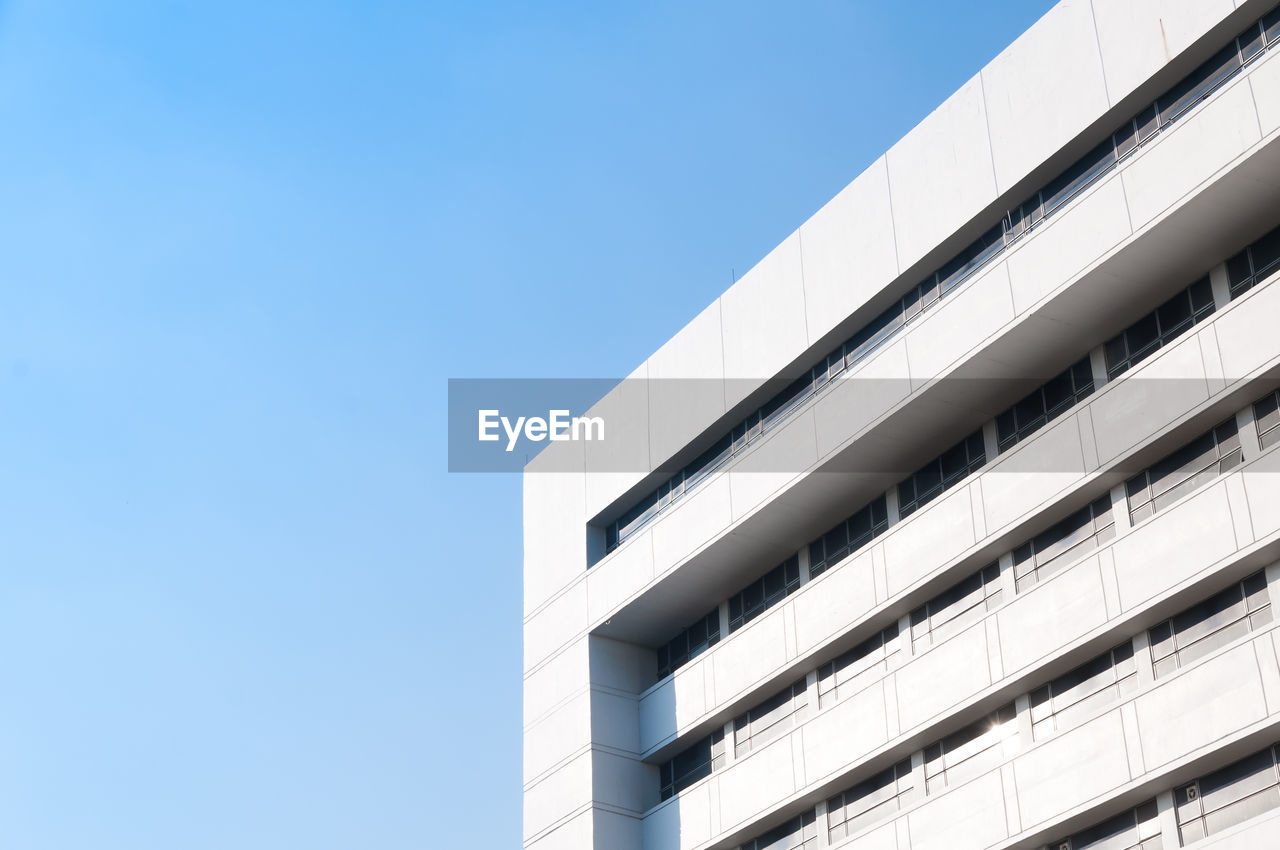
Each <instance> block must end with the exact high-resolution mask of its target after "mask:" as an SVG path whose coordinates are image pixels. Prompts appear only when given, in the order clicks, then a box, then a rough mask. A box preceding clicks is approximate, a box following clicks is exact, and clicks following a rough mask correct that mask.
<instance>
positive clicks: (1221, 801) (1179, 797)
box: [1173, 746, 1280, 844]
mask: <svg viewBox="0 0 1280 850" xmlns="http://www.w3.org/2000/svg"><path fill="white" fill-rule="evenodd" d="M1173 802H1174V807H1175V809H1176V811H1177V817H1178V832H1179V834H1180V835H1181V836H1182V843H1183V844H1187V843H1189V842H1192V841H1198V840H1199V839H1201V838H1204V837H1205V836H1207V835H1214V834H1216V833H1219V832H1222V831H1223V830H1224V829H1227V828H1228V827H1231V826H1235V825H1236V824H1238V823H1243V822H1244V821H1247V820H1249V819H1250V818H1252V817H1256V816H1258V815H1260V814H1262V813H1264V812H1268V811H1271V810H1272V809H1274V808H1276V807H1277V806H1280V774H1277V771H1276V748H1275V747H1274V746H1273V747H1268V748H1267V749H1265V750H1263V751H1262V752H1260V753H1254V754H1253V755H1251V756H1249V757H1248V758H1243V759H1241V760H1240V761H1238V762H1236V763H1235V764H1231V765H1227V766H1226V767H1224V768H1222V769H1221V770H1216V771H1214V772H1213V773H1210V774H1209V775H1208V776H1203V777H1201V778H1200V779H1198V780H1196V781H1195V782H1192V783H1191V784H1190V785H1185V786H1183V787H1182V788H1179V789H1178V790H1177V791H1175V792H1174V797H1173Z"/></svg>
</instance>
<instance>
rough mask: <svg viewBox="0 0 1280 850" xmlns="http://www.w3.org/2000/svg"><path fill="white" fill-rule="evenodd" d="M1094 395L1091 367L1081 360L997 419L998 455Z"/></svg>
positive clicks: (1085, 360)
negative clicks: (1090, 395)
mask: <svg viewBox="0 0 1280 850" xmlns="http://www.w3.org/2000/svg"><path fill="white" fill-rule="evenodd" d="M1092 392H1093V367H1091V366H1090V365H1089V358H1088V357H1084V358H1083V359H1081V360H1080V361H1079V362H1077V363H1073V364H1072V365H1071V366H1069V367H1067V369H1066V370H1065V371H1064V372H1063V373H1062V374H1061V375H1058V376H1057V377H1055V378H1053V379H1052V380H1050V381H1049V382H1048V383H1047V384H1045V385H1044V386H1043V387H1040V388H1038V389H1036V390H1035V391H1034V392H1032V393H1031V394H1030V395H1028V396H1027V397H1026V398H1024V399H1023V400H1022V401H1020V402H1018V403H1017V404H1015V405H1014V406H1013V407H1011V408H1009V409H1008V410H1006V411H1005V412H1004V413H1001V414H1000V415H999V416H997V417H996V439H997V444H998V446H999V451H1001V452H1007V451H1008V450H1009V449H1011V448H1013V447H1014V446H1015V445H1017V444H1018V442H1019V441H1020V440H1024V439H1026V438H1027V437H1029V436H1031V435H1032V434H1034V433H1035V432H1036V431H1038V430H1040V429H1041V428H1043V427H1044V426H1045V425H1046V424H1047V423H1049V422H1052V421H1053V420H1054V419H1055V418H1056V417H1057V416H1059V415H1060V414H1062V413H1064V412H1065V411H1068V410H1070V409H1071V408H1072V407H1074V406H1075V405H1077V404H1079V403H1080V401H1081V400H1083V399H1085V398H1087V397H1088V396H1089V394H1090V393H1092Z"/></svg>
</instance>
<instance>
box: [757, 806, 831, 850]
mask: <svg viewBox="0 0 1280 850" xmlns="http://www.w3.org/2000/svg"><path fill="white" fill-rule="evenodd" d="M817 846H818V818H817V815H816V814H815V813H814V812H811V811H810V812H805V813H804V814H802V815H796V816H795V817H793V818H792V819H791V820H789V821H787V822H786V823H784V824H783V825H782V826H780V827H777V828H776V829H771V830H769V831H768V832H766V833H765V834H764V835H760V836H757V837H756V838H753V839H751V840H750V841H748V842H746V843H745V844H743V845H742V846H741V847H740V848H739V850H813V848H816V847H817Z"/></svg>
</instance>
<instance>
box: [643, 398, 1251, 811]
mask: <svg viewBox="0 0 1280 850" xmlns="http://www.w3.org/2000/svg"><path fill="white" fill-rule="evenodd" d="M1273 395H1274V394H1273ZM1268 397H1270V396H1268ZM1110 513H1111V508H1110V501H1109V497H1103V498H1102V499H1099V500H1097V501H1095V502H1094V503H1092V504H1091V505H1089V506H1087V507H1086V508H1085V509H1084V510H1083V511H1081V512H1078V513H1077V514H1076V515H1075V517H1079V516H1082V515H1083V516H1088V517H1090V518H1091V519H1090V524H1087V525H1086V526H1085V527H1086V528H1092V527H1094V524H1096V523H1099V522H1103V521H1104V519H1103V516H1104V514H1105V515H1109V514H1110ZM1070 521H1073V522H1074V521H1075V520H1074V519H1071V520H1070ZM1061 525H1062V524H1059V526H1055V528H1054V529H1050V532H1046V533H1042V534H1041V535H1039V536H1037V537H1036V538H1033V540H1032V541H1030V542H1029V543H1026V544H1022V545H1020V546H1017V547H1015V548H1014V550H1013V551H1014V552H1015V553H1018V552H1022V551H1027V550H1028V547H1031V548H1032V549H1034V546H1033V544H1034V543H1035V541H1036V540H1040V539H1041V538H1043V537H1045V535H1046V534H1048V535H1049V536H1050V537H1051V538H1058V539H1061V538H1060V536H1059V533H1058V531H1057V529H1058V528H1060V527H1061ZM1113 526H1114V522H1112V521H1106V527H1108V528H1113ZM1089 541H1091V542H1092V545H1090V546H1088V548H1087V549H1086V548H1085V547H1084V543H1083V542H1081V541H1079V540H1077V541H1076V542H1075V543H1073V544H1072V545H1070V546H1069V547H1067V548H1066V549H1064V550H1063V551H1062V552H1061V553H1059V555H1057V556H1054V560H1055V561H1056V562H1057V564H1058V566H1057V567H1055V569H1057V568H1060V567H1061V566H1063V565H1065V563H1066V560H1067V559H1066V558H1065V557H1061V555H1065V554H1067V553H1071V554H1073V555H1075V556H1077V557H1080V556H1083V555H1084V554H1087V552H1088V551H1092V550H1093V549H1096V548H1097V547H1098V546H1100V545H1101V543H1100V538H1099V535H1098V534H1096V533H1094V534H1092V535H1090V536H1088V537H1085V538H1084V542H1089ZM1041 551H1048V552H1053V551H1055V550H1054V549H1052V548H1047V549H1042V550H1041ZM1017 557H1018V556H1017V555H1016V554H1015V561H1016V559H1017ZM1016 569H1017V566H1016V564H1015V570H1016ZM1026 575H1034V573H1031V574H1026ZM1024 577H1025V575H1024ZM1021 590H1022V587H1019V591H1021ZM1001 598H1002V585H1001V582H1000V568H999V566H998V565H997V564H990V565H988V566H986V567H984V568H982V569H981V570H979V571H977V572H975V573H974V574H972V575H971V576H969V577H967V578H965V579H963V580H961V581H959V582H957V583H956V584H955V585H953V586H952V587H950V588H948V589H947V590H945V591H943V592H941V593H939V594H938V595H936V596H935V597H933V598H932V599H930V600H929V601H927V602H925V603H924V604H922V605H920V606H919V607H917V608H916V609H915V610H914V611H912V612H911V614H910V616H909V621H910V639H911V644H912V648H913V651H914V652H920V651H923V650H924V649H927V648H928V647H929V646H931V645H933V644H934V643H936V642H939V641H941V640H943V639H945V638H946V637H947V636H949V635H951V634H955V633H957V632H959V631H960V630H961V629H963V628H965V627H967V626H969V625H971V624H972V623H975V622H977V621H978V620H980V619H982V618H983V617H984V616H985V615H986V613H987V612H989V611H990V610H992V609H993V608H995V607H996V606H998V605H999V604H1000V601H1001ZM1271 619H1272V614H1271V603H1270V596H1269V594H1268V593H1267V583H1266V578H1265V576H1264V574H1263V573H1261V572H1259V573H1255V574H1254V575H1252V576H1249V577H1248V578H1246V579H1244V580H1243V581H1241V582H1239V583H1237V584H1235V585H1232V586H1231V587H1228V588H1227V589H1226V590H1223V591H1222V592H1220V593H1218V594H1216V595H1214V596H1213V597H1211V598H1210V599H1207V600H1204V601H1203V602H1200V603H1198V604H1197V605H1195V606H1192V607H1191V608H1188V609H1187V610H1185V611H1183V612H1181V613H1179V614H1177V615H1175V616H1173V617H1171V618H1170V619H1168V620H1166V621H1164V622H1162V623H1159V624H1157V625H1156V626H1154V627H1152V628H1151V629H1150V630H1149V632H1148V644H1149V646H1150V653H1151V661H1152V666H1153V669H1154V671H1155V675H1156V677H1157V678H1159V677H1160V676H1163V675H1168V674H1169V673H1170V672H1172V671H1173V670H1176V669H1178V668H1179V667H1183V666H1186V665H1187V664H1190V663H1192V662H1194V661H1195V660H1197V659H1199V658H1202V657H1204V656H1205V655H1208V654H1209V653H1211V652H1213V651H1215V650H1216V649H1218V648H1220V647H1222V646H1224V645H1226V644H1227V643H1230V642H1232V641H1234V640H1236V639H1237V638H1239V637H1241V636H1243V635H1245V634H1248V633H1251V632H1253V631H1256V630H1257V629H1260V628H1262V627H1263V626H1265V625H1266V624H1268V623H1270V622H1271ZM900 649H901V640H900V635H899V629H898V624H897V623H896V622H895V623H893V624H891V625H890V626H888V627H887V628H885V629H883V630H881V631H879V632H877V633H876V634H874V635H872V636H871V637H870V638H868V639H867V640H865V641H863V642H862V643H861V644H859V645H858V646H856V647H854V648H853V649H851V650H849V651H847V652H845V653H843V654H842V655H840V656H839V657H838V658H836V659H834V660H832V661H829V662H827V663H826V664H823V665H822V666H820V667H819V668H818V671H817V678H818V682H817V684H818V687H817V692H818V706H819V707H820V708H826V707H827V706H829V705H831V704H834V703H835V702H837V701H839V700H841V699H843V698H845V697H846V696H848V695H849V694H852V693H854V692H856V691H858V690H861V689H862V687H864V686H865V685H867V684H869V683H870V682H871V681H872V680H873V679H874V678H877V677H878V676H880V675H881V674H883V673H884V672H885V671H886V670H887V669H888V667H889V664H890V660H891V659H892V658H893V657H894V656H895V655H896V654H897V653H898V652H899V650H900ZM1136 687H1137V679H1136V667H1135V663H1134V660H1133V647H1132V643H1131V642H1130V641H1126V642H1125V643H1123V644H1121V645H1119V646H1117V647H1115V648H1113V649H1111V650H1109V651H1108V652H1105V653H1103V654H1102V655H1100V656H1098V657H1097V658H1094V659H1092V660H1090V661H1088V662H1086V663H1085V664H1082V665H1081V666H1079V667H1077V668H1075V669H1074V670H1071V671H1069V672H1067V673H1065V674H1063V675H1062V676H1059V677H1058V678H1057V679H1054V680H1053V681H1051V682H1049V683H1047V684H1045V685H1043V686H1042V687H1040V688H1039V689H1037V690H1035V691H1033V692H1032V693H1031V698H1030V699H1031V712H1032V716H1031V721H1032V727H1033V733H1034V735H1035V737H1036V738H1037V739H1039V738H1040V737H1042V736H1043V735H1046V734H1050V733H1052V732H1054V731H1059V730H1062V729H1065V728H1068V727H1069V726H1071V725H1074V723H1075V722H1076V719H1077V718H1079V717H1082V716H1084V715H1086V714H1091V713H1093V712H1094V711H1096V710H1097V709H1098V708H1099V707H1100V706H1102V705H1106V704H1110V703H1113V702H1117V701H1119V700H1120V699H1121V698H1123V697H1124V696H1125V695H1126V694H1128V693H1130V692H1132V691H1133V689H1135V688H1136ZM809 710H810V703H809V697H808V690H807V688H806V687H805V683H804V680H803V679H801V680H800V681H797V682H796V683H795V684H793V685H791V686H790V687H789V688H786V689H784V690H783V691H781V692H779V693H778V694H775V695H774V696H773V697H771V698H770V699H768V700H765V701H764V702H763V703H761V704H759V705H757V706H755V707H754V708H752V709H750V710H748V711H747V712H746V713H744V714H742V715H740V716H739V717H738V718H737V719H736V720H735V721H734V743H735V750H734V751H735V755H745V754H746V753H748V752H750V751H751V749H753V748H758V747H760V746H762V745H763V744H765V743H767V742H768V741H771V740H773V739H774V738H776V737H778V736H779V735H781V734H783V733H784V732H786V731H788V730H789V729H791V728H792V727H793V726H795V725H796V724H798V723H800V722H801V721H802V720H803V719H804V718H805V717H806V716H807V714H808V713H809ZM957 735H961V737H962V738H963V734H962V733H957ZM964 740H968V739H964ZM710 746H711V742H710V741H708V740H703V741H699V742H698V743H696V744H694V745H693V747H692V748H690V751H692V752H694V753H695V755H694V756H692V758H693V760H694V761H697V762H698V763H702V762H707V763H710V760H711V756H710V755H700V754H702V753H709V747H710ZM940 746H942V747H943V748H944V750H943V751H942V752H943V753H945V748H946V746H947V744H946V742H942V743H941V744H940ZM690 751H686V752H685V753H682V754H681V755H679V756H677V757H676V759H675V760H673V763H674V762H675V761H678V760H681V759H683V760H685V761H686V762H687V761H688V759H689V758H690V756H689V755H688V753H689V752H690ZM928 759H929V755H928V753H926V760H928ZM954 759H955V757H954V756H953V757H952V760H953V762H954ZM668 764H669V765H670V764H672V763H668ZM664 771H666V772H664V774H663V775H664V776H666V775H668V774H669V773H672V772H675V773H678V772H679V771H678V769H675V768H670V769H668V767H667V766H664ZM710 772H711V770H710V769H708V770H707V772H706V773H700V774H698V775H696V776H693V778H691V779H690V780H689V782H688V783H686V785H685V786H681V787H686V786H687V784H691V783H692V782H695V781H697V780H698V779H701V778H702V776H705V775H707V774H708V773H710ZM690 776H692V774H690ZM665 788H666V785H665V784H664V793H666V792H665ZM679 790H680V788H676V789H675V791H679ZM664 799H665V797H664Z"/></svg>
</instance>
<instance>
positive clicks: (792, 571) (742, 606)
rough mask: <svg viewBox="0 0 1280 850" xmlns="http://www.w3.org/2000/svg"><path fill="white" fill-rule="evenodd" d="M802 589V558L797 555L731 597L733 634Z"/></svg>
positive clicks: (730, 620)
mask: <svg viewBox="0 0 1280 850" xmlns="http://www.w3.org/2000/svg"><path fill="white" fill-rule="evenodd" d="M799 588H800V559H799V558H797V557H796V556H795V555H792V556H791V557H790V558H787V559H786V560H785V561H783V562H782V563H781V564H778V566H776V567H774V568H773V569H771V570H769V572H767V573H765V574H764V575H762V576H760V578H758V579H756V580H755V581H753V582H751V584H749V585H747V586H746V587H744V588H742V590H739V591H738V592H737V593H735V594H734V595H733V596H730V597H729V632H730V634H732V633H733V632H736V631H737V630H738V629H740V628H742V627H743V626H745V625H746V624H747V623H749V622H751V621H752V620H754V619H755V618H756V617H758V616H760V615H761V614H763V613H764V612H765V611H767V610H769V609H770V608H772V607H773V606H774V605H777V604H778V603H779V602H781V601H782V600H784V599H786V598H787V597H788V596H790V595H791V594H792V593H794V592H795V591H796V590H798V589H799Z"/></svg>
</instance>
